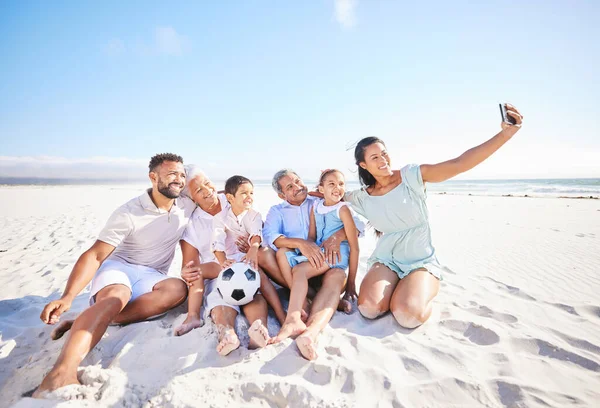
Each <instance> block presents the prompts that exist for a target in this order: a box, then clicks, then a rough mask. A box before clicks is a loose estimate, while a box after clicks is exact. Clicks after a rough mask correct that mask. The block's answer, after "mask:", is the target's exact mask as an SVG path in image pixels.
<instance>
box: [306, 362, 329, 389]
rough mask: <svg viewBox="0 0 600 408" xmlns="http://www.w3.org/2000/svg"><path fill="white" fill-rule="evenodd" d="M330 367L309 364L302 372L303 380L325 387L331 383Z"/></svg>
mask: <svg viewBox="0 0 600 408" xmlns="http://www.w3.org/2000/svg"><path fill="white" fill-rule="evenodd" d="M332 374H333V373H332V371H331V367H329V366H326V365H322V364H311V365H310V366H309V367H308V368H307V370H306V371H305V372H304V375H303V377H304V379H305V380H306V381H308V382H310V383H313V384H315V385H327V384H329V383H330V382H331V377H332Z"/></svg>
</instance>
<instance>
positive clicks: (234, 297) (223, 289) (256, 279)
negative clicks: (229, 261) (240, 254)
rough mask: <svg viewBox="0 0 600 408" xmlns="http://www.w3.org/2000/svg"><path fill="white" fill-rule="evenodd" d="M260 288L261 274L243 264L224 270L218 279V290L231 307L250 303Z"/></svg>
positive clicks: (236, 264) (235, 264)
mask: <svg viewBox="0 0 600 408" xmlns="http://www.w3.org/2000/svg"><path fill="white" fill-rule="evenodd" d="M259 288H260V274H259V273H258V272H257V271H255V270H254V269H252V268H251V267H250V265H248V264H246V263H243V262H238V263H234V264H233V265H231V266H229V267H227V268H225V269H223V270H222V271H221V272H220V273H219V276H218V277H217V290H218V291H219V293H220V294H221V296H222V297H223V300H225V302H227V303H228V304H230V305H234V306H242V305H245V304H247V303H250V302H251V301H252V299H254V295H256V293H257V292H258V289H259Z"/></svg>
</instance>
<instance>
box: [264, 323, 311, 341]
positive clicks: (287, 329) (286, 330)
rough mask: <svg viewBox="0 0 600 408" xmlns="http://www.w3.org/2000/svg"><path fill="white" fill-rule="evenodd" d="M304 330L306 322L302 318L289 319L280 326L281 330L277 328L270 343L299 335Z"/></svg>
mask: <svg viewBox="0 0 600 408" xmlns="http://www.w3.org/2000/svg"><path fill="white" fill-rule="evenodd" d="M304 330H306V324H304V322H303V321H302V320H300V319H289V320H287V321H286V322H285V323H284V324H283V326H281V330H279V333H278V334H277V336H275V338H274V339H273V342H272V343H279V342H281V341H283V340H285V339H287V338H288V337H296V336H299V335H300V334H302V333H303V332H304Z"/></svg>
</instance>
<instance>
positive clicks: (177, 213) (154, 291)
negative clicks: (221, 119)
mask: <svg viewBox="0 0 600 408" xmlns="http://www.w3.org/2000/svg"><path fill="white" fill-rule="evenodd" d="M149 170H150V171H149V178H150V181H151V182H152V188H150V189H148V190H147V191H145V192H144V194H142V195H141V196H139V197H136V198H134V199H132V200H130V201H129V202H127V203H125V204H124V205H122V206H121V207H119V208H118V209H117V210H116V211H115V212H114V213H113V214H112V216H111V217H110V218H109V220H108V221H107V223H106V226H105V227H104V229H103V230H102V231H101V232H100V235H99V236H98V239H97V240H96V242H95V243H94V244H93V245H92V247H91V248H90V249H88V250H87V251H85V252H84V253H83V254H82V255H81V256H80V257H79V259H78V260H77V263H75V266H74V267H73V270H72V272H71V274H70V275H69V280H68V281H67V287H66V289H65V291H64V293H63V295H62V297H61V298H60V299H58V300H54V301H52V302H50V303H48V304H47V305H46V307H44V310H43V311H42V314H41V315H40V318H41V319H42V321H43V322H44V323H46V324H56V323H58V322H59V319H60V316H61V315H62V314H63V313H64V312H66V311H67V310H69V308H70V307H71V303H72V302H73V299H75V297H76V296H77V295H78V294H79V292H81V291H82V290H83V289H84V288H85V287H86V286H87V285H88V284H89V283H90V281H91V282H92V285H91V289H90V307H89V308H87V309H86V310H84V311H83V312H82V313H81V314H80V315H79V316H78V317H77V318H76V319H75V320H69V321H63V322H61V323H60V324H59V325H58V326H57V327H56V329H54V331H53V332H52V335H51V337H52V338H53V339H54V340H56V339H58V338H60V337H62V336H63V334H65V333H66V332H67V331H69V330H70V333H69V335H68V337H67V339H66V341H65V344H64V345H63V348H62V351H61V353H60V356H59V357H58V360H57V361H56V363H55V365H54V367H53V368H52V370H50V372H49V373H48V374H47V375H46V377H45V378H44V379H43V381H42V383H41V384H40V386H39V387H38V389H37V390H36V391H35V393H34V395H33V396H34V397H43V394H44V393H45V392H47V391H53V390H55V389H57V388H60V387H64V386H66V385H70V384H79V381H78V379H77V367H78V366H79V364H80V363H81V361H82V360H83V358H84V357H85V356H86V355H87V354H88V353H89V351H90V350H91V349H92V348H93V347H94V346H95V345H96V344H97V343H98V341H99V340H100V339H101V338H102V335H103V334H104V333H105V332H106V329H107V327H108V325H109V324H111V323H116V324H127V323H133V322H139V321H143V320H146V319H149V318H152V317H155V316H159V315H161V314H164V313H166V312H167V311H168V310H169V309H172V308H174V307H176V306H178V305H179V304H181V303H182V302H183V301H184V300H185V299H186V297H187V286H186V284H185V282H183V281H182V280H181V279H177V278H170V277H168V276H167V272H168V270H169V266H170V265H171V262H172V261H173V257H174V255H175V248H176V245H177V243H178V242H179V240H180V239H181V236H182V234H183V232H184V230H185V228H186V226H187V224H188V221H189V219H190V216H191V215H192V213H193V211H194V209H195V204H194V203H193V202H192V201H190V200H187V199H186V200H184V199H182V198H179V195H180V193H181V191H182V190H183V188H184V186H185V171H184V168H183V159H182V158H181V156H178V155H175V154H172V153H163V154H157V155H155V156H154V157H152V158H151V159H150V164H149Z"/></svg>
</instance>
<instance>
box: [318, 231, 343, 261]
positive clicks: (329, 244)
mask: <svg viewBox="0 0 600 408" xmlns="http://www.w3.org/2000/svg"><path fill="white" fill-rule="evenodd" d="M340 243H341V241H339V240H338V239H337V238H336V236H335V234H333V235H332V236H330V237H329V238H327V239H326V240H325V241H323V243H322V244H321V248H323V249H324V250H325V260H326V261H327V263H328V264H329V265H336V264H338V263H339V262H341V261H342V254H341V253H340Z"/></svg>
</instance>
